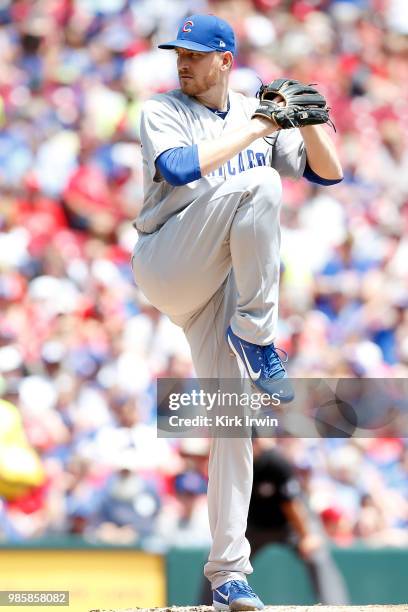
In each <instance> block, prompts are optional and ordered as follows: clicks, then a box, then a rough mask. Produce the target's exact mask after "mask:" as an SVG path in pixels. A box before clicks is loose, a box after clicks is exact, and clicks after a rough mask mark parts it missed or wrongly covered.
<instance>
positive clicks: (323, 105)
mask: <svg viewBox="0 0 408 612" xmlns="http://www.w3.org/2000/svg"><path fill="white" fill-rule="evenodd" d="M276 96H281V97H282V98H283V101H284V103H285V104H284V106H281V105H280V104H278V101H277V100H275V98H276ZM257 97H258V98H259V100H260V104H259V106H258V108H257V109H256V110H255V112H254V114H253V115H252V117H256V116H260V117H266V118H267V119H269V120H272V121H275V123H276V124H277V125H278V126H279V127H280V128H282V129H284V130H288V129H290V128H298V127H304V126H305V125H318V124H320V123H329V124H330V125H332V126H333V123H332V121H331V120H330V117H329V110H330V109H329V107H328V106H327V102H326V100H325V98H324V96H322V94H320V93H319V92H318V91H317V89H315V88H314V87H312V85H304V84H303V83H301V82H300V81H295V80H292V79H286V78H283V79H275V80H274V81H272V83H269V85H261V87H260V89H259V91H258V93H257ZM333 127H334V126H333Z"/></svg>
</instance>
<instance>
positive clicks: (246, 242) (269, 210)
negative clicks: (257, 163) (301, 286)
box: [230, 169, 282, 345]
mask: <svg viewBox="0 0 408 612" xmlns="http://www.w3.org/2000/svg"><path fill="white" fill-rule="evenodd" d="M264 170H267V172H263V173H262V172H258V176H257V177H255V178H258V180H257V181H254V183H253V184H252V185H251V184H250V185H248V187H249V194H248V203H246V204H245V205H241V206H240V207H239V208H238V209H237V212H236V214H235V217H234V222H233V224H232V226H231V232H230V249H231V258H232V267H233V269H234V274H235V278H236V283H237V288H238V295H239V298H238V304H237V308H236V311H235V313H234V316H233V318H232V321H231V328H232V330H233V332H234V333H235V334H237V336H239V337H240V338H243V339H244V340H248V341H249V342H252V343H253V344H262V345H266V344H270V343H271V342H273V341H274V339H275V335H276V327H277V321H278V300H279V271H280V236H281V235H280V224H279V215H280V207H281V197H282V188H281V182H280V178H279V175H278V173H277V172H275V171H274V170H272V169H264ZM259 175H260V176H259ZM260 178H262V179H263V180H260Z"/></svg>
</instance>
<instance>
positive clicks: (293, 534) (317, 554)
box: [200, 433, 349, 605]
mask: <svg viewBox="0 0 408 612" xmlns="http://www.w3.org/2000/svg"><path fill="white" fill-rule="evenodd" d="M252 442H253V451H254V480H253V485H252V495H251V502H250V506H249V513H248V526H247V531H246V537H247V538H248V541H249V543H250V545H251V557H250V558H251V561H252V560H253V558H254V557H255V555H256V554H257V553H258V552H259V551H260V550H261V548H263V547H264V546H266V545H268V544H283V545H287V546H290V547H291V548H292V550H293V551H294V552H295V553H296V554H297V555H298V556H299V557H300V558H301V559H302V560H303V561H304V563H305V565H306V569H307V570H308V573H309V576H310V579H311V582H312V586H313V590H314V593H315V597H316V600H317V602H318V603H322V604H325V605H345V604H348V603H349V601H348V595H347V590H346V587H345V584H344V581H343V578H342V576H341V574H340V572H339V571H338V569H337V567H336V565H335V564H334V562H333V559H332V557H331V555H330V550H329V547H328V544H327V542H326V540H325V536H324V534H323V529H322V527H321V525H320V522H319V519H318V517H317V516H316V515H315V514H314V513H313V512H311V511H310V509H309V508H308V506H307V504H306V502H305V501H304V499H303V495H302V488H301V485H300V482H299V480H298V479H297V477H296V472H295V468H294V466H293V465H292V464H291V463H290V462H289V461H288V460H287V459H286V458H285V457H284V456H283V454H282V453H281V452H280V451H279V450H278V449H277V448H276V447H275V441H274V440H272V439H270V438H258V437H256V433H255V436H254V438H253V441H252ZM211 601H212V599H211V591H210V590H209V588H208V587H207V585H206V584H203V586H202V590H201V601H200V603H201V604H204V605H211Z"/></svg>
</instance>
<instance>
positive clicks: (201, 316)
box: [185, 274, 252, 589]
mask: <svg viewBox="0 0 408 612" xmlns="http://www.w3.org/2000/svg"><path fill="white" fill-rule="evenodd" d="M235 307H236V287H235V282H234V278H233V275H232V274H231V275H230V276H229V277H228V279H227V281H226V282H225V284H224V286H223V287H222V288H221V289H220V290H219V291H218V292H217V294H216V295H215V296H214V298H213V299H212V300H211V302H210V303H209V304H208V305H207V306H206V307H205V308H204V309H203V310H202V311H201V312H200V313H198V314H197V315H196V316H195V317H194V318H193V320H192V321H191V322H190V323H189V325H188V326H187V327H186V328H185V332H186V336H187V339H188V341H189V343H190V347H191V351H192V357H193V362H194V365H195V368H196V371H197V375H198V376H199V377H200V378H214V379H217V380H218V382H219V388H220V390H221V391H222V389H223V379H236V389H237V391H238V392H239V390H240V389H242V391H244V390H245V389H246V384H247V381H246V380H243V379H242V375H241V373H240V371H239V369H238V365H237V361H236V359H234V358H232V357H231V355H230V353H229V349H228V345H227V343H226V342H225V328H226V326H227V325H228V322H229V320H230V318H231V315H232V313H233V312H234V311H235ZM234 389H235V386H234ZM242 435H243V437H242V438H218V437H214V438H213V439H212V444H211V451H210V462H209V484H208V513H209V520H210V528H211V534H212V538H213V543H212V546H211V551H210V555H209V559H208V563H207V564H206V566H205V568H204V573H205V575H206V577H207V578H208V579H209V580H210V582H211V585H212V588H213V589H214V588H218V587H219V586H220V585H221V584H223V583H225V582H227V581H229V580H246V578H245V574H250V573H252V566H251V564H250V562H249V553H250V547H249V543H248V540H247V539H246V537H245V531H246V523H247V516H248V508H249V501H250V497H251V490H252V442H251V438H250V436H245V435H244V432H243V434H242Z"/></svg>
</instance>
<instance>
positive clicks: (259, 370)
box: [226, 327, 295, 404]
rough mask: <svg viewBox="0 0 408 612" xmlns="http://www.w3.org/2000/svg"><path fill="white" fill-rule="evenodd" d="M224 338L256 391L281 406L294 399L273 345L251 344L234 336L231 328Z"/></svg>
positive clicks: (293, 393)
mask: <svg viewBox="0 0 408 612" xmlns="http://www.w3.org/2000/svg"><path fill="white" fill-rule="evenodd" d="M226 337H227V342H228V344H229V347H230V349H231V351H232V352H233V354H234V355H235V356H236V357H237V359H240V360H241V361H242V363H243V364H244V366H245V369H246V371H247V372H248V375H249V378H250V379H251V380H252V383H253V385H254V386H255V387H256V388H257V390H258V391H261V392H262V393H268V394H269V395H273V396H275V397H276V398H279V400H280V402H282V404H287V403H289V402H291V401H292V400H293V399H294V397H295V392H294V390H293V387H292V384H291V383H290V381H289V378H288V375H287V373H286V370H285V368H284V367H283V363H282V360H281V359H280V357H279V355H278V353H277V352H276V351H277V349H276V348H275V346H274V344H273V343H272V344H268V345H267V346H260V345H258V344H252V342H247V341H246V340H242V338H239V337H238V336H237V335H236V334H234V332H233V331H232V329H231V327H228V329H227V334H226ZM278 350H280V349H278ZM282 352H284V351H282Z"/></svg>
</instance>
